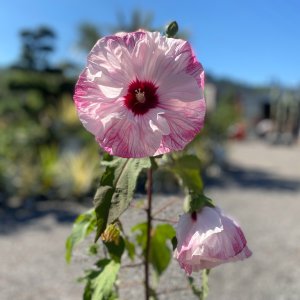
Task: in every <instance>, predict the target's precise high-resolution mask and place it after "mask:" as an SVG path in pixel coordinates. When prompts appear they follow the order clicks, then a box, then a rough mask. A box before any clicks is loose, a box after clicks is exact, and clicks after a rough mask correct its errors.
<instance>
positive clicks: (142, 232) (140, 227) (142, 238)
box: [131, 222, 147, 251]
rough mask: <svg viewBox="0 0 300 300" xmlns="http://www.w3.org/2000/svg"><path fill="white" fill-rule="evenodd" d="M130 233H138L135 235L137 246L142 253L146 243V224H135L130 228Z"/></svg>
mask: <svg viewBox="0 0 300 300" xmlns="http://www.w3.org/2000/svg"><path fill="white" fill-rule="evenodd" d="M131 231H132V232H135V231H139V233H138V234H137V235H136V241H137V244H138V245H139V246H140V247H141V248H142V250H143V251H145V249H146V243H147V223H146V222H145V223H140V224H136V225H135V226H133V227H132V228H131Z"/></svg>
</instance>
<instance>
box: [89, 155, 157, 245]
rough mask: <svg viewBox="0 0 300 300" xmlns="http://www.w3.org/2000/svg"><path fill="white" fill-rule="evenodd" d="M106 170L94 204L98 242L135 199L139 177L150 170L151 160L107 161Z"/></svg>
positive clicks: (118, 159) (117, 159) (120, 159)
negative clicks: (147, 169) (109, 225)
mask: <svg viewBox="0 0 300 300" xmlns="http://www.w3.org/2000/svg"><path fill="white" fill-rule="evenodd" d="M105 165H106V170H105V172H104V173H103V175H102V177H101V180H100V187H99V188H98V189H97V192H96V195H95V198H94V204H95V211H96V216H97V233H96V237H95V240H96V241H97V240H98V238H99V237H100V235H101V234H102V232H103V231H104V230H105V228H106V225H107V224H110V223H112V222H114V221H115V220H117V219H118V218H119V217H120V215H121V214H122V213H123V212H124V210H125V209H127V207H128V205H129V203H130V201H131V200H132V198H133V194H134V190H135V187H136V181H137V178H138V175H139V174H140V172H141V171H142V170H143V169H146V168H149V167H150V166H151V162H150V159H149V158H142V159H133V158H130V159H125V158H116V159H114V160H112V161H106V162H105Z"/></svg>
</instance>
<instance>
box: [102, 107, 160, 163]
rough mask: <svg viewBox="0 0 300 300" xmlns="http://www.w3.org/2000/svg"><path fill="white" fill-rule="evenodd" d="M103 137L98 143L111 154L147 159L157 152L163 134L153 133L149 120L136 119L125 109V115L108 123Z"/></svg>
mask: <svg viewBox="0 0 300 300" xmlns="http://www.w3.org/2000/svg"><path fill="white" fill-rule="evenodd" d="M103 137H104V138H102V139H101V138H97V141H98V142H99V144H100V145H101V146H102V147H103V148H104V149H105V150H106V151H107V152H109V153H110V154H114V155H117V156H120V157H127V158H129V157H145V156H147V155H149V154H150V155H151V154H152V155H153V154H154V152H155V151H156V149H157V147H158V145H159V143H160V141H161V132H160V131H159V130H155V131H153V129H152V128H151V126H150V122H149V120H147V118H145V117H141V116H135V117H134V116H133V115H132V113H131V112H129V111H126V110H125V109H124V115H122V116H119V117H117V118H112V119H111V120H110V122H109V123H107V125H106V127H105V131H104V133H103Z"/></svg>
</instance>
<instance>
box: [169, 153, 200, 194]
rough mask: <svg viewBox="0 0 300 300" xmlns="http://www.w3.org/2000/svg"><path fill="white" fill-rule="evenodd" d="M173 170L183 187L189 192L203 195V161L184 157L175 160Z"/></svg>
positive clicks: (193, 157) (187, 156)
mask: <svg viewBox="0 0 300 300" xmlns="http://www.w3.org/2000/svg"><path fill="white" fill-rule="evenodd" d="M171 170H172V171H173V172H174V173H175V174H176V175H177V176H178V177H179V178H180V180H181V183H182V185H183V186H184V187H185V188H187V189H188V190H189V191H192V192H195V193H202V191H203V182H202V178H201V174H200V170H201V161H200V160H199V158H197V156H195V155H184V156H181V157H179V158H177V159H175V160H174V162H173V165H172V166H171Z"/></svg>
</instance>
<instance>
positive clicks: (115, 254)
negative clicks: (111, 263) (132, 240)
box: [104, 236, 125, 262]
mask: <svg viewBox="0 0 300 300" xmlns="http://www.w3.org/2000/svg"><path fill="white" fill-rule="evenodd" d="M104 245H105V246H106V248H107V250H108V253H109V255H110V257H111V258H112V259H114V260H115V261H119V262H120V261H121V257H122V254H123V253H124V250H125V241H124V239H123V238H122V237H121V236H120V237H119V241H118V244H116V243H115V242H108V243H104Z"/></svg>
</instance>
